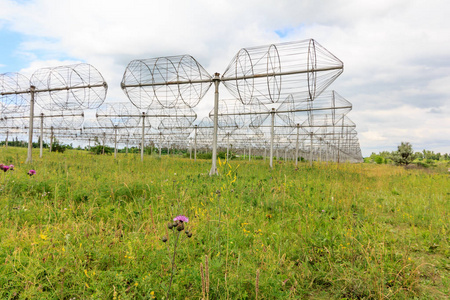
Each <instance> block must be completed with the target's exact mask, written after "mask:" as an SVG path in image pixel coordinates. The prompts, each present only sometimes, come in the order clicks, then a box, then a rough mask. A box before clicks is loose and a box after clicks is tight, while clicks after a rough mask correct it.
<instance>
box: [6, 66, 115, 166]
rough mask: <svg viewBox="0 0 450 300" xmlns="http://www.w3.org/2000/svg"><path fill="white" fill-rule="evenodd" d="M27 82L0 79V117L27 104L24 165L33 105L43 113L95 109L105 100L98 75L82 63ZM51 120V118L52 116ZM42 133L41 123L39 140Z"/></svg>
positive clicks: (49, 70)
mask: <svg viewBox="0 0 450 300" xmlns="http://www.w3.org/2000/svg"><path fill="white" fill-rule="evenodd" d="M27 81H28V80H27V79H26V77H25V76H23V75H19V74H17V73H7V74H2V75H1V76H0V100H1V103H2V105H1V108H2V111H1V112H2V114H3V113H4V112H6V111H11V110H12V109H14V107H22V106H23V105H24V103H25V101H26V102H27V103H29V128H28V133H29V134H28V155H27V162H31V161H32V151H31V149H32V141H33V128H34V104H35V102H36V103H37V104H38V105H39V106H40V107H41V108H43V109H44V110H47V111H55V110H57V111H64V110H80V109H86V108H96V107H98V106H100V105H101V104H102V103H103V101H104V100H105V98H106V91H107V88H108V86H107V84H106V82H105V81H104V79H103V77H102V76H101V74H100V73H99V72H98V71H97V70H96V69H95V68H94V67H92V66H91V65H89V64H84V63H83V64H76V65H70V66H61V67H55V68H43V69H39V70H37V71H36V72H35V73H34V74H33V75H32V76H31V80H29V81H28V84H27ZM41 116H42V115H41ZM53 117H55V115H52V118H53ZM62 117H63V118H64V116H62ZM66 117H67V115H66ZM41 119H43V117H41ZM42 130H43V121H41V136H42ZM41 144H42V138H41ZM41 153H42V147H41Z"/></svg>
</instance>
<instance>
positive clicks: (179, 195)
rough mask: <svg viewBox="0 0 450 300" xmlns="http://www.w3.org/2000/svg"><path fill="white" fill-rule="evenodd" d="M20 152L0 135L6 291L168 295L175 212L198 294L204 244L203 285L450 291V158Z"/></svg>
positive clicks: (348, 293) (358, 294)
mask: <svg viewBox="0 0 450 300" xmlns="http://www.w3.org/2000/svg"><path fill="white" fill-rule="evenodd" d="M37 153H38V150H37V149H36V150H35V154H37ZM35 157H36V156H35ZM25 159H26V149H23V148H7V149H5V148H2V149H0V162H2V163H3V162H5V161H6V160H9V161H10V163H11V164H14V165H15V170H14V171H12V172H7V173H2V174H0V225H1V226H0V240H1V243H0V261H1V262H2V263H1V264H0V287H1V288H0V299H71V298H76V299H119V298H120V299H162V298H164V297H165V296H166V295H167V290H168V285H169V282H170V276H171V267H172V265H171V260H172V257H173V246H174V243H175V236H174V234H172V233H170V234H167V233H168V228H167V223H168V222H170V221H172V219H173V217H175V216H176V215H179V214H184V215H186V216H188V217H189V219H190V220H189V222H188V223H186V230H188V231H189V232H191V233H192V237H191V238H187V237H186V235H185V234H184V235H182V236H180V241H179V244H178V247H177V253H176V262H175V269H174V277H173V283H172V286H171V289H172V295H173V297H174V298H176V299H200V298H202V297H203V293H202V275H201V269H200V264H203V267H204V266H205V256H207V257H208V261H209V264H208V266H209V267H208V270H209V276H208V278H209V282H210V285H209V291H208V293H209V299H255V298H256V291H257V290H258V299H324V298H328V299H345V298H346V299H383V298H385V299H445V298H446V297H447V295H449V294H450V270H449V268H448V266H449V265H450V259H449V257H450V250H449V249H450V239H449V236H450V234H449V231H450V226H449V224H450V202H449V201H448V200H447V199H448V195H449V193H450V186H449V184H448V179H449V177H448V172H447V168H445V170H441V169H439V168H432V169H425V170H422V169H405V168H396V167H393V166H390V165H388V164H381V165H378V164H354V165H350V164H340V165H337V164H334V163H314V165H313V166H312V167H310V166H309V163H299V164H298V167H295V165H294V164H293V163H282V164H275V166H274V169H273V170H270V169H269V168H268V166H267V164H268V162H266V163H264V162H263V161H260V160H259V161H257V160H252V161H251V162H248V161H244V160H242V161H234V160H231V161H229V162H226V163H225V161H224V160H223V159H220V160H218V166H217V168H218V172H219V176H213V177H210V176H208V171H209V168H210V167H211V162H210V161H207V160H197V162H194V161H193V160H189V159H185V158H179V157H177V156H173V157H168V156H163V157H162V158H161V159H159V158H157V157H151V156H146V157H145V159H144V162H141V161H140V159H139V156H138V155H125V154H121V153H120V154H119V155H118V156H117V158H116V159H114V158H113V157H111V156H101V155H99V156H97V155H89V153H88V152H85V151H75V150H67V151H66V152H65V153H64V154H63V155H60V154H56V153H46V155H45V156H44V158H43V159H39V158H35V159H34V162H33V164H32V165H28V164H25V163H24V161H25ZM29 169H35V170H36V172H37V173H36V175H34V176H32V177H30V176H28V175H27V174H26V173H27V171H28V170H29ZM164 236H167V238H168V241H167V242H166V243H163V242H162V241H161V238H162V237H164ZM257 273H258V274H259V278H258V280H256V274H257ZM203 277H205V276H203ZM153 297H155V298H153Z"/></svg>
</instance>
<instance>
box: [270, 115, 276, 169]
mask: <svg viewBox="0 0 450 300" xmlns="http://www.w3.org/2000/svg"><path fill="white" fill-rule="evenodd" d="M274 138H275V108H273V107H272V111H271V112H270V160H269V161H270V162H269V166H270V168H273V140H274Z"/></svg>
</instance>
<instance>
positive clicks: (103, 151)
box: [102, 132, 106, 154]
mask: <svg viewBox="0 0 450 300" xmlns="http://www.w3.org/2000/svg"><path fill="white" fill-rule="evenodd" d="M105 143H106V133H105V132H103V149H102V154H105Z"/></svg>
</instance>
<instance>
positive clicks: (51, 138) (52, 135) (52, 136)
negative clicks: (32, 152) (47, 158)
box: [49, 126, 54, 153]
mask: <svg viewBox="0 0 450 300" xmlns="http://www.w3.org/2000/svg"><path fill="white" fill-rule="evenodd" d="M53 138H54V134H53V126H51V127H50V149H49V150H50V153H51V152H52V150H53Z"/></svg>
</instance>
